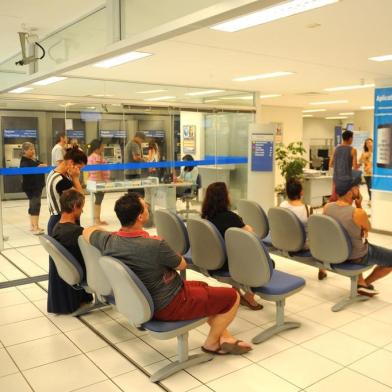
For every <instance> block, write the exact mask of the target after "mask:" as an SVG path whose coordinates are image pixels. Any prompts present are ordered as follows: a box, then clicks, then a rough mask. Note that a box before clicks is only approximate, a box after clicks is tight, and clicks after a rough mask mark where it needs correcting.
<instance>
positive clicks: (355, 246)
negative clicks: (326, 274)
mask: <svg viewBox="0 0 392 392" xmlns="http://www.w3.org/2000/svg"><path fill="white" fill-rule="evenodd" d="M336 193H337V195H338V200H337V201H336V202H333V203H328V204H326V205H325V206H324V214H325V215H328V216H330V217H332V218H334V219H335V220H337V221H338V222H339V223H340V224H341V225H342V226H343V227H344V228H345V229H346V231H347V233H348V235H349V236H350V238H351V243H352V250H351V254H350V257H349V260H350V261H352V262H355V263H359V264H365V265H375V266H376V267H375V268H374V269H373V271H372V272H371V274H370V275H369V276H368V277H367V278H366V279H364V278H363V276H362V275H361V276H360V277H359V279H358V293H360V294H364V295H370V296H373V295H375V294H377V291H376V290H375V289H374V287H373V286H372V284H371V283H373V282H374V281H376V280H378V279H380V278H383V277H384V276H386V275H388V274H389V273H390V272H391V271H392V250H391V249H386V248H382V247H381V246H377V245H373V244H369V243H368V241H367V237H368V232H369V230H370V222H369V219H368V216H367V214H366V212H365V211H364V210H363V209H362V208H358V207H353V206H352V204H353V200H355V199H358V200H361V198H360V193H359V188H358V180H357V179H350V180H342V181H338V182H337V183H336Z"/></svg>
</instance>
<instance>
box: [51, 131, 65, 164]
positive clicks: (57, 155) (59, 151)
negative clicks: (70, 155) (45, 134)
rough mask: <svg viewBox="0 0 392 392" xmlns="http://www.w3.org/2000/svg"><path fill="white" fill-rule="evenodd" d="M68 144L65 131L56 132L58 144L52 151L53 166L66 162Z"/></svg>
mask: <svg viewBox="0 0 392 392" xmlns="http://www.w3.org/2000/svg"><path fill="white" fill-rule="evenodd" d="M66 144H67V137H66V135H65V131H60V132H56V144H55V146H54V147H53V149H52V166H58V165H59V164H60V163H61V162H62V161H63V160H64V154H65V146H66Z"/></svg>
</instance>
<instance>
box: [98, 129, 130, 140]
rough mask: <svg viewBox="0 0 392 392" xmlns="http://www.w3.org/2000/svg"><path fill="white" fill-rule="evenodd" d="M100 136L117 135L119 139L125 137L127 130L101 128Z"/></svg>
mask: <svg viewBox="0 0 392 392" xmlns="http://www.w3.org/2000/svg"><path fill="white" fill-rule="evenodd" d="M99 136H100V137H115V138H118V139H125V136H126V135H125V131H119V130H115V131H106V130H102V129H101V130H100V131H99Z"/></svg>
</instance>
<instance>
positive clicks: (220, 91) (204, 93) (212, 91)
mask: <svg viewBox="0 0 392 392" xmlns="http://www.w3.org/2000/svg"><path fill="white" fill-rule="evenodd" d="M223 91H225V90H205V91H196V92H194V93H185V95H190V96H197V95H209V94H216V93H222V92H223Z"/></svg>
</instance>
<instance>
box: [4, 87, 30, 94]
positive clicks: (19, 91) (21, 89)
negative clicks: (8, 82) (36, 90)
mask: <svg viewBox="0 0 392 392" xmlns="http://www.w3.org/2000/svg"><path fill="white" fill-rule="evenodd" d="M30 90H33V88H32V87H18V88H15V89H13V90H10V91H9V92H10V93H12V94H21V93H25V92H26V91H30Z"/></svg>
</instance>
